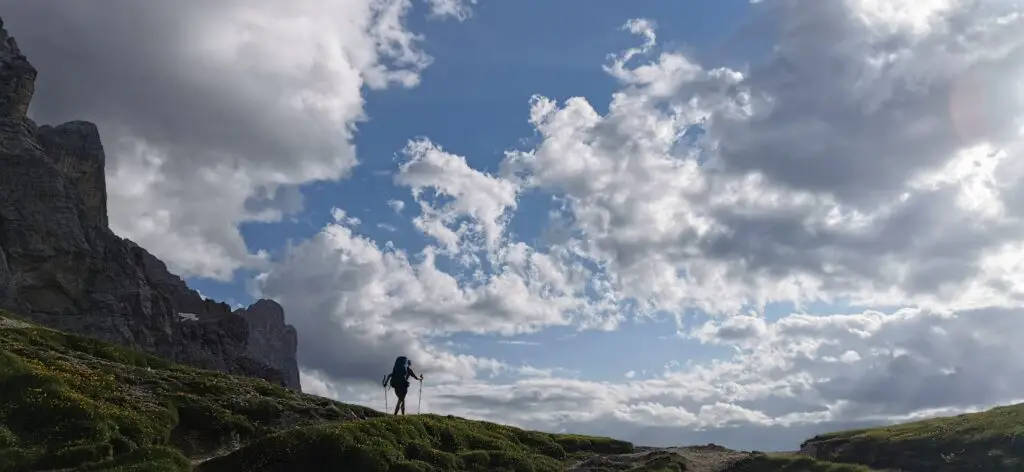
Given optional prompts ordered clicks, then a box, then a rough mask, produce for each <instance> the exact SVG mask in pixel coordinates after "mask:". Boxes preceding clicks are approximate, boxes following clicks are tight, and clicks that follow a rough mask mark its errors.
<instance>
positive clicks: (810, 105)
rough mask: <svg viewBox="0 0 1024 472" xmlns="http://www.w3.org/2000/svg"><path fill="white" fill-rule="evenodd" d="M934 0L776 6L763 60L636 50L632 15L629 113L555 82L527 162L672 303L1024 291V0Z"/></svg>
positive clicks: (623, 73)
mask: <svg viewBox="0 0 1024 472" xmlns="http://www.w3.org/2000/svg"><path fill="white" fill-rule="evenodd" d="M931 4H934V5H933V7H929V8H925V7H917V6H911V5H909V4H907V5H904V8H900V9H895V8H893V9H890V8H885V7H881V6H879V5H880V4H878V3H877V2H857V1H846V2H802V1H776V2H764V3H763V4H761V5H759V8H760V9H761V13H762V14H763V15H765V18H768V19H770V20H771V21H773V22H774V23H773V24H774V25H775V26H776V30H777V34H778V44H777V47H776V48H775V49H774V50H773V52H772V53H771V54H770V55H769V57H767V59H766V60H764V61H761V62H758V63H756V64H754V65H752V66H751V67H749V68H748V69H746V70H732V69H728V68H723V67H711V66H704V65H700V64H697V63H696V62H695V61H693V60H692V59H690V58H688V57H686V56H685V55H683V54H680V53H676V52H662V53H660V54H659V55H658V56H657V57H656V58H655V59H653V60H652V61H651V62H649V63H646V64H641V65H638V66H636V67H634V68H627V67H626V66H625V63H626V61H629V60H631V59H632V60H634V61H635V60H637V57H635V56H637V55H639V54H650V53H653V48H654V47H655V45H656V36H655V34H654V31H653V24H652V23H651V22H647V21H642V20H633V21H630V22H628V23H627V24H626V26H625V28H626V29H628V30H629V31H631V32H633V33H636V34H638V35H640V36H642V37H643V40H644V44H643V45H642V47H639V48H634V49H630V50H628V51H627V52H626V53H624V54H621V55H616V56H613V57H612V64H611V65H610V66H608V67H607V68H606V70H608V71H609V73H610V74H612V75H613V76H615V77H616V78H618V79H619V80H620V81H622V83H623V85H624V88H623V89H622V90H621V91H620V92H618V93H616V94H615V95H614V96H613V98H612V102H611V104H610V106H609V111H608V113H607V114H605V115H601V114H599V113H598V112H597V111H596V110H595V109H594V108H593V107H592V106H591V105H590V103H589V102H588V101H587V100H586V99H584V98H581V97H576V98H570V99H569V100H567V101H565V102H564V103H563V104H558V103H555V102H554V101H552V100H551V99H548V98H545V97H542V96H537V97H534V99H533V101H532V104H531V112H530V120H531V122H532V123H533V124H534V125H535V127H536V128H537V131H538V133H539V134H540V136H541V138H542V141H541V143H540V144H539V145H538V146H537V147H536V148H534V149H530V150H526V151H520V152H517V153H513V154H512V155H511V156H510V157H509V159H508V160H507V161H506V162H505V168H506V169H508V171H509V172H512V173H515V174H516V175H518V176H519V177H520V179H521V182H522V183H521V186H522V187H523V190H522V192H527V191H529V190H530V189H542V190H546V191H553V192H556V193H557V194H560V195H562V196H563V197H564V199H565V200H566V202H567V205H566V207H567V210H566V217H565V218H564V219H565V220H567V221H572V229H573V230H576V231H578V232H581V233H583V234H584V235H585V236H584V237H583V238H581V239H580V247H581V248H582V250H583V252H584V254H585V255H586V257H588V258H591V259H593V260H595V261H600V262H601V263H606V264H607V267H608V268H609V272H611V273H613V274H615V286H614V288H616V289H618V290H621V292H622V293H623V294H625V295H627V296H629V297H635V298H637V299H640V300H645V301H647V302H649V308H652V309H656V308H664V309H670V310H681V309H684V308H686V307H688V306H694V305H696V306H699V307H701V308H704V309H706V310H709V311H713V312H734V311H737V310H741V309H743V308H744V307H745V306H748V305H751V304H752V305H753V306H755V308H759V307H761V306H763V305H764V304H765V303H766V302H770V301H781V300H797V301H805V300H814V299H826V300H828V299H834V298H835V297H838V296H841V297H847V298H849V299H853V300H855V301H857V302H862V303H865V304H902V303H924V304H932V305H934V306H955V307H960V308H970V307H973V308H977V307H981V306H986V305H988V304H1004V305H1013V304H1014V303H1017V302H1018V301H1019V300H1020V296H1021V291H1020V288H1021V285H1020V279H1019V277H1018V276H1013V275H1010V274H1008V273H1007V272H1005V271H1003V270H993V269H992V267H991V264H992V262H991V261H995V260H1001V261H1005V260H1019V252H1018V250H1017V248H1018V247H1019V242H1020V234H1021V231H1022V230H1024V226H1022V221H1024V220H1022V219H1021V218H1020V215H1019V214H1017V213H1018V212H1016V211H1014V210H1011V208H1016V207H1018V206H1019V205H1015V204H1013V203H1012V202H1014V201H1015V199H1016V198H1019V195H1020V194H1021V191H1020V188H1021V182H1022V181H1021V179H1020V177H1021V176H1022V174H1021V164H1020V157H1021V149H1022V148H1021V145H1020V143H1021V142H1022V126H1021V124H1022V123H1024V121H1022V120H1024V118H1022V117H1024V112H1022V110H1024V95H1022V94H1021V93H1020V92H1019V90H1020V84H1021V80H1022V77H1024V34H1022V33H1021V31H1024V28H1022V25H1024V16H1022V15H1021V14H1020V13H1019V12H1017V11H1013V10H1012V9H1009V8H1006V6H1007V5H1005V4H1003V3H1000V2H992V3H991V4H988V3H986V4H977V2H970V3H968V2H931ZM915 5H916V4H915ZM938 5H941V8H940V7H939V6H938Z"/></svg>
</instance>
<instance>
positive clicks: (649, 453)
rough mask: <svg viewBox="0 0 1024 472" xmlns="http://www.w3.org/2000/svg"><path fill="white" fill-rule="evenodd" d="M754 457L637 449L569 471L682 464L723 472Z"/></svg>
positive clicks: (691, 449)
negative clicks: (740, 461)
mask: <svg viewBox="0 0 1024 472" xmlns="http://www.w3.org/2000/svg"><path fill="white" fill-rule="evenodd" d="M752 454H755V453H752V452H742V451H733V450H731V449H726V448H724V447H722V446H717V445H714V444H709V445H707V446H687V447H637V448H636V452H633V453H631V454H619V455H612V456H597V457H591V458H589V459H587V460H585V461H582V462H579V463H577V464H574V465H573V466H571V467H570V468H569V469H567V472H591V471H598V470H601V471H607V470H615V471H628V470H630V469H634V468H637V467H640V466H648V467H654V466H661V467H667V466H669V464H673V463H675V464H680V465H685V467H680V469H682V470H686V471H687V472H722V471H725V470H727V469H728V468H729V467H731V466H732V465H733V464H735V463H736V462H738V461H739V460H741V459H744V458H746V457H749V456H750V455H752Z"/></svg>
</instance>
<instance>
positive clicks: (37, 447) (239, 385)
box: [0, 312, 380, 472]
mask: <svg viewBox="0 0 1024 472" xmlns="http://www.w3.org/2000/svg"><path fill="white" fill-rule="evenodd" d="M0 398H3V402H2V403H0V472H13V471H21V470H39V469H59V468H64V467H72V466H82V465H83V464H94V465H95V468H94V469H93V470H153V471H156V470H168V471H170V470H189V465H188V464H189V461H188V460H187V458H188V457H195V456H202V455H205V454H209V453H212V452H215V451H216V450H219V449H222V448H232V447H237V446H238V445H241V444H244V443H245V442H247V441H248V440H250V439H253V438H257V437H261V436H263V435H266V434H270V433H274V432H277V431H281V430H283V429H287V428H290V427H293V426H296V425H306V424H315V423H320V422H325V421H340V420H351V419H361V418H367V417H373V416H379V415H380V413H378V412H376V411H374V410H372V409H369V408H364V407H359V406H353V405H346V404H343V403H339V402H335V401H332V400H329V399H326V398H322V397H317V396H312V395H304V394H301V393H297V392H293V391H290V390H287V389H283V388H279V387H275V386H272V385H271V384H269V383H267V382H265V381H263V380H260V379H250V378H243V377H237V376H232V375H227V374H222V373H217V372H211V371H205V370H198V369H192V368H188V367H184V366H179V365H176V364H173V363H170V362H168V361H165V360H163V359H161V358H157V357H154V356H150V355H146V354H143V353H139V352H137V351H132V350H129V349H122V348H119V347H117V346H115V345H112V344H109V343H105V342H101V341H97V340H94V339H92V338H87V337H82V336H75V335H71V334H65V333H62V332H59V331H54V330H50V329H46V328H43V327H40V326H36V325H32V324H29V323H25V322H23V321H20V320H18V319H17V318H14V317H12V316H10V315H8V314H5V313H2V312H0ZM133 463H146V464H149V465H148V466H147V467H146V468H145V469H135V468H122V467H128V466H129V465H131V464H133Z"/></svg>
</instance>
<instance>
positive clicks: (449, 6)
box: [427, 0, 477, 21]
mask: <svg viewBox="0 0 1024 472" xmlns="http://www.w3.org/2000/svg"><path fill="white" fill-rule="evenodd" d="M427 3H429V4H430V13H431V15H434V16H439V17H445V16H450V17H453V18H455V19H457V20H458V21H465V20H466V19H468V18H469V17H470V16H472V14H473V10H472V5H476V3H477V0H427Z"/></svg>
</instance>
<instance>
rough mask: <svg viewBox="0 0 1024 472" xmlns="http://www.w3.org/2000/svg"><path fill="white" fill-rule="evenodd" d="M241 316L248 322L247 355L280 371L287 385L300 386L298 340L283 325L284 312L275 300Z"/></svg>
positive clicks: (242, 312) (289, 329) (292, 328)
mask: <svg viewBox="0 0 1024 472" xmlns="http://www.w3.org/2000/svg"><path fill="white" fill-rule="evenodd" d="M238 313H239V314H240V315H242V316H243V317H245V319H246V320H247V321H248V322H249V343H248V347H247V349H246V355H248V356H249V357H252V358H253V359H256V360H258V361H261V362H263V363H264V364H267V365H269V366H271V367H273V368H275V369H278V370H279V371H281V372H282V373H283V374H284V375H285V379H286V382H285V383H286V384H287V385H299V370H298V368H296V367H295V366H297V365H298V360H297V359H296V358H295V353H296V351H297V350H298V348H299V336H298V333H296V332H295V328H294V327H292V326H289V325H286V324H285V323H284V308H282V307H281V305H279V304H278V303H277V302H275V301H273V300H259V301H257V302H256V303H253V304H252V305H249V307H248V308H246V309H244V310H239V311H238Z"/></svg>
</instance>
